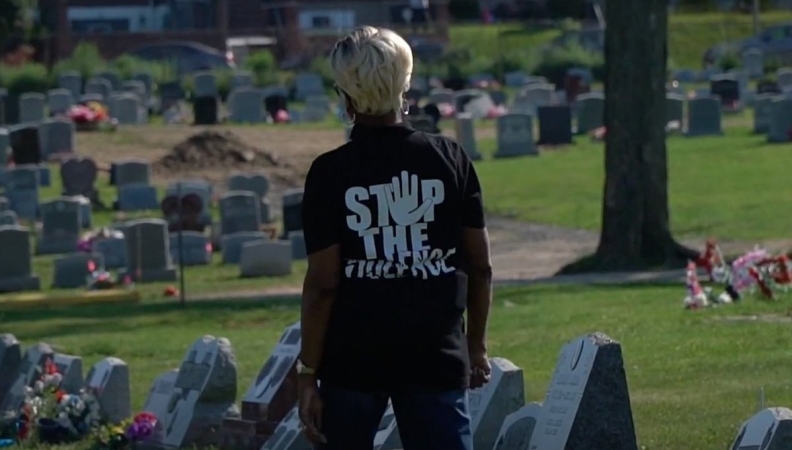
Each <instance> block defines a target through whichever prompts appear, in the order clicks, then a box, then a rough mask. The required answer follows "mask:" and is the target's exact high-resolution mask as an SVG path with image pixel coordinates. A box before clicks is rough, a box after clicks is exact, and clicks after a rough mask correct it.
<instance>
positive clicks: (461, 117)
mask: <svg viewBox="0 0 792 450" xmlns="http://www.w3.org/2000/svg"><path fill="white" fill-rule="evenodd" d="M456 140H457V142H458V143H459V144H460V145H461V146H462V148H463V149H464V150H465V152H466V153H467V155H468V157H469V158H470V159H472V160H473V161H478V160H480V159H481V153H479V152H478V146H477V145H476V130H475V124H474V123H473V116H471V115H470V114H468V113H462V114H457V116H456Z"/></svg>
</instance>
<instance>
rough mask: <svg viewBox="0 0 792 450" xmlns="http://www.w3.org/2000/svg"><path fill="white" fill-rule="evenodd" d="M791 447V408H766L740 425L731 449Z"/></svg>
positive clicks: (780, 448) (772, 449)
mask: <svg viewBox="0 0 792 450" xmlns="http://www.w3.org/2000/svg"><path fill="white" fill-rule="evenodd" d="M790 448H792V410H789V409H788V408H767V409H764V410H762V411H760V412H759V413H757V414H756V415H755V416H753V417H751V418H750V419H748V420H747V421H746V422H745V423H743V425H742V427H740V432H739V433H738V434H737V439H735V440H734V443H733V444H732V446H731V450H787V449H790Z"/></svg>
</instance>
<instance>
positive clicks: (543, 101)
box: [512, 83, 555, 114]
mask: <svg viewBox="0 0 792 450" xmlns="http://www.w3.org/2000/svg"><path fill="white" fill-rule="evenodd" d="M554 102H555V86H553V85H552V84H544V83H533V84H529V85H528V86H526V87H524V88H523V89H522V90H521V91H520V92H519V93H518V94H517V96H515V98H514V102H513V104H512V109H513V110H516V111H515V112H520V113H529V114H535V113H536V109H537V108H538V107H540V106H550V105H552V104H553V103H554Z"/></svg>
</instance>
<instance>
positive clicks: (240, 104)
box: [229, 87, 266, 123]
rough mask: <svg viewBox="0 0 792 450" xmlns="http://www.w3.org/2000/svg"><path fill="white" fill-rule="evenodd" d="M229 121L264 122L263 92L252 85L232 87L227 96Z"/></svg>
mask: <svg viewBox="0 0 792 450" xmlns="http://www.w3.org/2000/svg"><path fill="white" fill-rule="evenodd" d="M229 108H230V110H231V121H232V122H236V123H261V122H264V120H265V117H266V115H265V114H266V113H265V111H264V94H263V93H262V92H261V90H259V89H256V88H254V87H239V88H236V89H234V91H233V92H232V93H231V95H230V98H229Z"/></svg>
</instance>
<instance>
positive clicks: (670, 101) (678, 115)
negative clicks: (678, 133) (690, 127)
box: [666, 93, 685, 126]
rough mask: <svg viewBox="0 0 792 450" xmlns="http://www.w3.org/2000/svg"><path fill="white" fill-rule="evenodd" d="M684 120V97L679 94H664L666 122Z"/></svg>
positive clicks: (680, 123)
mask: <svg viewBox="0 0 792 450" xmlns="http://www.w3.org/2000/svg"><path fill="white" fill-rule="evenodd" d="M684 121H685V97H684V96H682V95H679V94H673V93H672V94H666V123H668V122H679V125H680V126H682V124H683V123H684Z"/></svg>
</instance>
